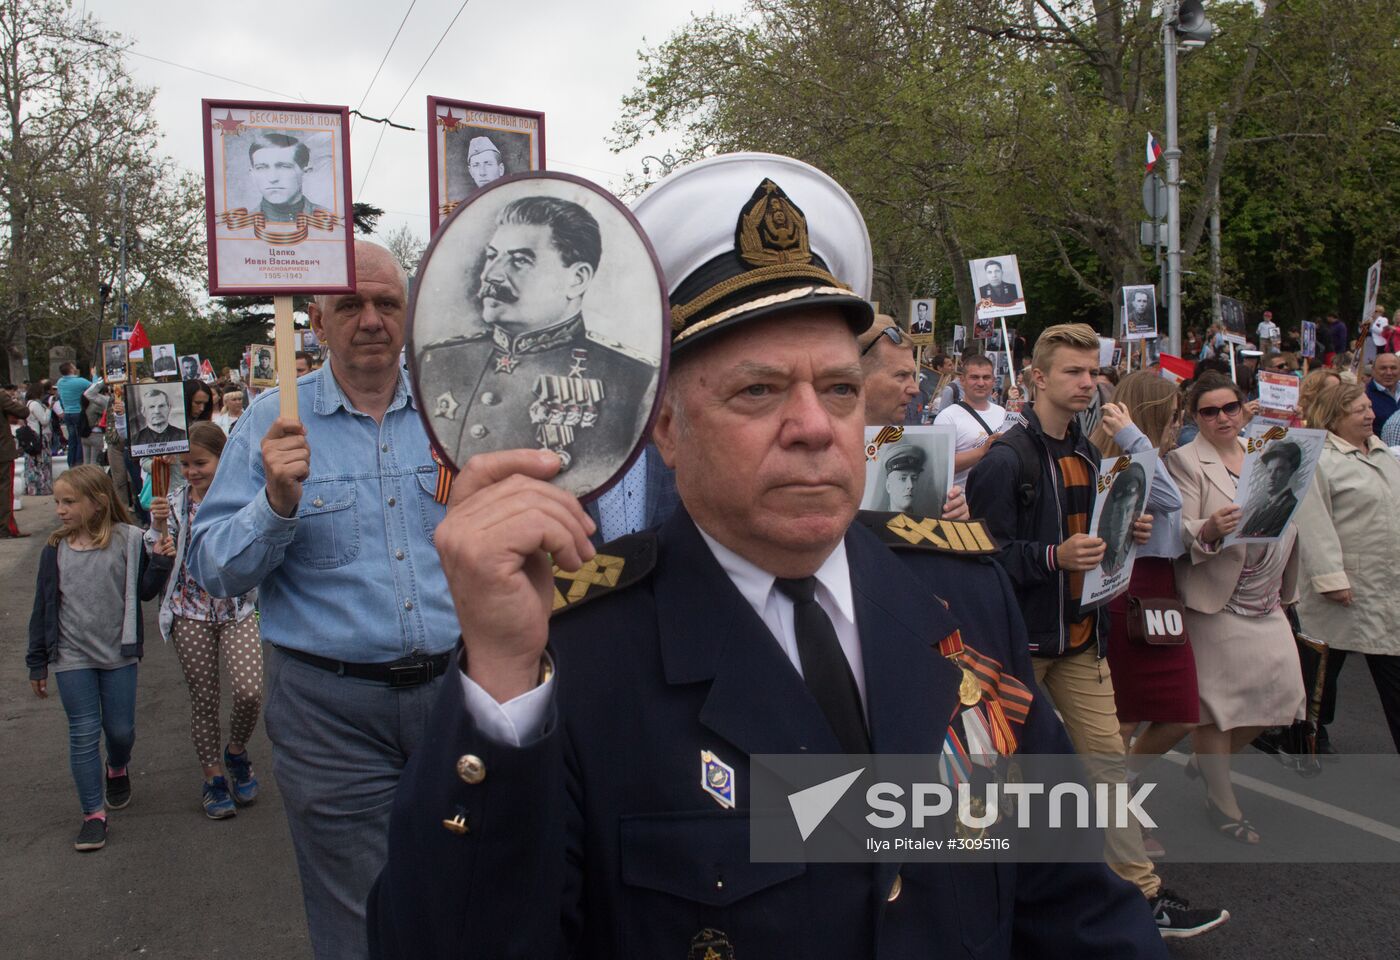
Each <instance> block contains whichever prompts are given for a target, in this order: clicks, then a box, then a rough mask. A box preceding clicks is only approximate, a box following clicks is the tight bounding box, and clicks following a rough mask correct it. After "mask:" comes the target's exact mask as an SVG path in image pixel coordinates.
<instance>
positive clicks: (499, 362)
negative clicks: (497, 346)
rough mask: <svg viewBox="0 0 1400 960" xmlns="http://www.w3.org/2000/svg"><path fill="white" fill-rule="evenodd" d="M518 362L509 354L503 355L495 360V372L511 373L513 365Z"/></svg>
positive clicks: (513, 368)
mask: <svg viewBox="0 0 1400 960" xmlns="http://www.w3.org/2000/svg"><path fill="white" fill-rule="evenodd" d="M519 362H520V361H519V360H517V359H516V358H515V357H512V356H511V355H510V354H508V353H503V354H501V355H500V356H499V357H497V358H496V372H497V373H512V372H514V370H515V365H516V364H517V363H519Z"/></svg>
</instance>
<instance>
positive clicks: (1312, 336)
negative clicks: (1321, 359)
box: [1298, 320, 1317, 360]
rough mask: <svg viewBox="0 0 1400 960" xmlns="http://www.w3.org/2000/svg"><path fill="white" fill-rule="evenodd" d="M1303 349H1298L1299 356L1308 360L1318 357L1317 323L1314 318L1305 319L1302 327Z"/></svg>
mask: <svg viewBox="0 0 1400 960" xmlns="http://www.w3.org/2000/svg"><path fill="white" fill-rule="evenodd" d="M1301 347H1302V349H1300V350H1299V351H1298V356H1300V357H1303V358H1304V359H1306V360H1312V359H1314V358H1315V357H1317V323H1316V322H1315V321H1312V320H1304V321H1303V329H1302V344H1301Z"/></svg>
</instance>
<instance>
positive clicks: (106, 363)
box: [97, 340, 131, 386]
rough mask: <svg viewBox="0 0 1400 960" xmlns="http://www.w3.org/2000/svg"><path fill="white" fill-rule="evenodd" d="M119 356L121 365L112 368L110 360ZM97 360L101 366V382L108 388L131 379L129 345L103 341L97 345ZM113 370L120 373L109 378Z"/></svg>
mask: <svg viewBox="0 0 1400 960" xmlns="http://www.w3.org/2000/svg"><path fill="white" fill-rule="evenodd" d="M118 354H120V356H121V363H120V364H119V365H116V366H114V365H113V364H112V360H113V359H115V357H116V356H117V355H118ZM97 356H98V359H99V360H100V362H101V364H102V382H103V383H106V384H107V385H108V386H115V385H116V384H119V383H126V382H128V381H129V380H130V379H131V345H130V344H129V343H128V342H127V341H125V340H103V341H101V342H100V343H99V344H98V353H97ZM113 369H120V373H119V374H118V375H117V376H115V377H113V376H109V374H110V373H111V372H112V370H113Z"/></svg>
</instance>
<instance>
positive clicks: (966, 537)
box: [856, 510, 997, 556]
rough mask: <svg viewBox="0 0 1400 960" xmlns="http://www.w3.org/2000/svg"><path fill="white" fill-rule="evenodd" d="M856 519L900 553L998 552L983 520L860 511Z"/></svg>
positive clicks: (984, 553) (982, 553) (964, 553)
mask: <svg viewBox="0 0 1400 960" xmlns="http://www.w3.org/2000/svg"><path fill="white" fill-rule="evenodd" d="M856 520H857V522H859V523H861V524H863V525H864V526H865V527H867V528H868V529H869V530H870V531H871V532H872V533H874V534H875V536H877V537H879V538H880V539H881V540H882V541H883V542H884V543H885V544H886V545H887V546H890V547H893V548H894V549H896V550H936V551H938V552H939V553H957V554H962V555H963V556H987V555H989V554H993V553H996V552H997V545H996V541H995V540H993V539H992V535H991V533H989V532H988V530H987V525H986V524H985V523H983V522H982V521H981V520H935V519H928V518H924V517H908V516H905V515H904V514H902V513H880V512H878V511H875V510H862V511H860V513H858V514H857V515H856Z"/></svg>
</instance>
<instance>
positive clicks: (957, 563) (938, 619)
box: [368, 509, 1167, 960]
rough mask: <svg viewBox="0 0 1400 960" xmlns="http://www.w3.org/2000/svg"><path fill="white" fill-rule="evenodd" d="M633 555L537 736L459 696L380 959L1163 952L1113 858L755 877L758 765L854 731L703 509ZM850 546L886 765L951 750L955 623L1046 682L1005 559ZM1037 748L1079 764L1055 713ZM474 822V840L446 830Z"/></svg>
mask: <svg viewBox="0 0 1400 960" xmlns="http://www.w3.org/2000/svg"><path fill="white" fill-rule="evenodd" d="M625 540H626V541H629V542H627V543H625V544H624V543H623V542H621V541H619V542H618V544H616V545H614V546H613V547H611V548H605V552H607V551H608V550H609V549H610V550H611V552H613V553H616V554H619V555H625V556H626V557H627V559H626V563H627V564H632V565H634V568H636V569H643V570H646V571H647V572H646V573H645V574H644V575H643V576H642V577H641V578H640V579H639V580H638V581H637V582H635V583H633V584H631V585H626V586H622V587H619V588H618V589H615V590H611V591H609V592H606V593H603V594H602V595H600V596H598V597H597V598H596V599H588V600H586V601H584V602H583V603H580V604H578V605H577V606H576V607H573V608H570V609H567V610H565V611H564V612H563V613H562V614H561V615H559V616H558V617H556V619H555V620H554V622H553V623H552V624H551V629H550V641H551V651H552V654H553V657H554V660H555V663H556V666H557V673H556V675H555V679H554V683H555V691H554V697H555V699H554V704H553V707H552V713H551V716H550V719H549V720H548V722H547V724H546V727H545V732H544V733H543V734H542V735H541V736H540V737H539V738H538V739H537V740H535V741H534V742H531V743H529V744H527V745H525V746H523V747H511V746H504V745H502V744H500V743H497V742H493V741H491V740H489V739H487V738H486V737H485V736H484V735H483V734H482V733H480V732H479V731H478V730H477V728H476V727H475V725H474V724H473V721H472V720H471V718H470V716H469V715H468V713H467V712H466V709H465V705H464V701H463V695H462V690H461V689H460V684H458V683H457V682H455V680H454V681H452V682H449V683H448V684H447V685H446V686H445V687H444V690H443V695H442V697H441V699H440V701H439V703H438V706H437V712H436V716H435V717H434V719H433V722H432V724H431V726H430V733H429V735H428V737H427V739H426V740H425V742H424V744H423V745H422V746H421V747H420V749H419V750H418V752H417V753H416V754H415V755H414V756H413V758H412V760H411V761H410V763H409V764H408V767H407V768H406V770H405V771H404V776H403V779H402V780H401V781H400V784H399V789H398V795H397V798H396V800H395V803H394V812H393V817H392V822H391V828H390V839H389V859H388V863H387V865H386V867H385V868H384V871H383V873H382V874H381V875H380V877H379V880H378V881H377V883H376V884H375V888H374V891H373V892H372V893H371V895H370V903H369V911H368V913H369V926H370V940H371V952H372V954H373V955H374V956H376V957H381V958H388V957H396V958H397V957H402V958H414V960H428V958H440V957H452V958H459V957H461V958H465V957H489V958H493V960H494V958H503V957H522V958H524V957H528V958H552V957H560V956H575V957H589V958H594V957H596V958H600V960H601V958H609V960H612V958H646V960H651V958H670V957H674V958H678V960H680V958H686V957H688V956H690V945H691V942H692V940H693V938H695V937H696V935H697V934H699V933H701V932H702V931H705V930H707V929H708V930H713V931H719V932H721V933H722V935H723V938H724V940H725V941H726V942H727V944H729V945H730V947H731V948H732V952H731V954H730V955H731V956H733V957H735V958H739V960H772V958H788V957H800V958H832V960H837V958H839V960H852V958H858V957H880V958H906V957H907V958H916V957H917V958H951V957H975V958H987V957H1013V956H1014V957H1052V956H1053V957H1061V956H1062V957H1076V958H1078V957H1115V958H1117V957H1150V958H1165V957H1166V956H1167V954H1166V951H1165V948H1164V947H1163V945H1162V942H1161V939H1160V937H1159V935H1158V933H1157V931H1156V927H1155V925H1154V924H1153V922H1152V919H1151V916H1150V913H1149V910H1148V907H1147V902H1146V900H1145V899H1144V898H1143V897H1142V895H1141V894H1140V893H1139V892H1138V891H1137V890H1136V889H1135V888H1133V887H1132V886H1130V885H1128V884H1127V883H1125V882H1123V881H1122V880H1120V879H1118V878H1117V877H1115V876H1114V875H1113V874H1112V873H1111V872H1110V871H1109V870H1108V868H1107V867H1106V866H1104V865H1103V864H1099V863H1093V864H1069V865H1058V864H1029V863H1028V864H1017V863H996V864H990V863H989V864H981V863H979V864H957V865H955V864H948V863H906V864H903V865H900V864H897V863H891V864H879V865H874V864H827V863H809V864H803V863H790V864H785V863H752V862H750V859H749V822H748V809H749V792H748V785H749V776H748V774H749V763H748V758H749V756H750V755H753V754H766V753H780V754H781V753H798V752H801V751H810V752H812V753H839V752H841V750H840V747H839V745H838V744H837V741H836V737H835V734H834V733H833V732H832V730H831V728H830V726H829V725H828V723H827V721H826V718H825V716H824V715H823V714H822V712H821V708H820V707H819V706H818V704H817V702H816V700H815V699H814V698H813V697H812V696H811V694H810V693H809V692H808V690H807V687H806V686H805V685H804V683H803V681H802V678H801V676H800V675H799V674H798V672H797V671H796V670H795V669H794V668H793V665H792V663H791V662H790V661H789V660H788V659H787V657H786V656H785V655H784V653H783V651H782V649H781V648H780V646H779V645H778V643H777V642H776V641H775V639H774V638H773V636H772V634H771V633H770V632H769V631H768V629H767V627H766V626H765V625H764V623H763V621H762V620H761V619H760V618H759V616H758V615H757V614H756V613H755V612H754V610H753V608H752V607H751V606H750V605H749V604H748V603H747V602H746V601H745V600H744V598H743V597H742V596H741V595H740V593H739V592H738V590H737V589H736V588H735V587H734V585H733V583H732V582H731V581H730V580H729V578H728V577H727V576H726V575H725V573H724V571H723V570H722V569H721V568H720V566H719V564H718V562H717V561H716V560H715V559H714V556H713V554H711V552H710V550H709V548H708V547H707V546H706V545H705V543H704V541H703V540H702V538H701V537H700V534H699V532H698V530H697V529H696V527H695V525H694V523H693V522H692V521H691V519H690V517H689V516H688V515H687V514H686V512H685V511H684V510H683V509H682V510H679V511H677V513H676V514H675V515H674V516H673V517H672V518H671V520H670V521H668V522H667V523H666V524H665V525H664V526H663V527H662V528H661V529H660V531H659V533H658V534H655V535H652V534H643V535H638V536H637V537H632V538H625ZM846 548H847V555H848V559H849V563H850V569H851V580H852V587H853V594H854V599H855V609H856V620H857V625H858V627H859V630H860V636H861V655H862V659H863V664H864V668H865V680H866V691H867V704H868V708H867V713H868V717H869V727H870V736H871V740H872V743H873V746H874V749H875V751H877V752H881V753H925V754H931V753H936V752H938V751H939V750H940V749H941V745H942V743H943V739H944V735H945V731H946V729H947V726H948V723H949V719H950V717H951V716H952V714H953V711H954V709H955V707H956V706H957V703H958V685H959V680H960V671H959V669H958V668H957V667H956V666H954V665H953V664H952V663H950V662H948V661H947V660H945V659H944V658H943V656H942V655H940V653H939V646H938V645H939V641H940V640H941V639H943V638H944V637H945V636H947V635H948V634H949V633H950V632H951V631H953V630H954V629H955V628H959V627H960V629H961V633H962V636H963V637H964V638H965V640H966V642H967V644H968V645H969V646H973V647H976V648H977V649H978V650H979V651H980V652H982V653H983V654H985V655H987V656H990V657H993V658H995V659H997V660H999V661H1000V662H1001V663H1002V664H1006V665H1008V669H1012V670H1014V672H1015V673H1016V675H1017V676H1019V677H1020V678H1022V679H1023V680H1024V681H1025V683H1026V684H1027V685H1028V686H1030V687H1031V688H1032V689H1033V688H1034V681H1033V680H1032V672H1031V664H1030V659H1029V656H1028V654H1027V653H1026V637H1025V630H1024V627H1023V626H1022V624H1021V620H1020V615H1019V614H1018V613H1017V610H1016V605H1015V600H1014V595H1013V593H1012V591H1011V588H1010V585H1009V583H1008V581H1007V580H1006V577H1005V575H1004V574H1003V573H1002V572H1001V571H1000V569H999V568H998V567H997V565H996V564H995V562H993V561H991V560H986V561H983V560H981V559H968V558H963V557H955V556H950V555H946V554H937V553H932V552H923V551H920V552H917V553H911V554H905V553H901V554H896V553H895V552H893V551H892V550H891V549H890V548H889V547H887V546H885V545H884V544H883V543H882V542H880V540H878V539H877V538H876V537H875V536H874V535H873V534H872V533H871V532H870V531H869V530H867V529H865V528H864V527H863V526H861V525H859V524H856V525H853V526H852V528H851V529H850V531H848V533H847V536H846ZM652 550H654V551H655V552H656V553H655V556H654V561H653V558H652V556H651V555H650V554H649V551H652ZM628 577H629V574H628V571H627V570H625V569H624V570H622V571H621V572H620V580H621V582H622V583H624V584H625V583H626V581H627V580H628ZM559 582H560V581H558V580H556V584H558V583H559ZM935 590H937V591H938V592H939V593H941V594H943V595H944V596H946V597H947V598H948V599H949V600H950V601H951V602H952V604H953V611H954V612H955V613H956V614H957V616H956V617H955V616H954V615H953V613H951V612H949V611H948V610H946V609H945V608H944V606H943V604H942V603H941V602H940V601H939V599H938V598H937V597H936V596H935ZM558 602H559V601H556V603H558ZM1020 739H1021V750H1022V751H1024V752H1028V753H1059V752H1068V751H1069V750H1070V746H1069V742H1068V740H1067V738H1066V736H1065V734H1064V731H1063V728H1062V727H1061V726H1060V724H1059V722H1058V720H1057V719H1056V717H1055V715H1054V713H1053V711H1052V710H1051V708H1050V706H1049V704H1047V703H1045V702H1044V701H1043V700H1041V699H1039V698H1037V699H1036V700H1035V701H1034V702H1033V703H1032V705H1031V708H1030V712H1029V715H1028V718H1027V720H1026V722H1025V725H1024V727H1023V729H1022V731H1021V738H1020ZM701 750H709V751H712V752H713V753H715V754H717V755H718V756H719V757H720V758H721V759H723V760H724V761H725V762H727V763H729V764H731V765H732V766H733V767H734V768H735V771H736V776H735V787H736V789H735V796H734V800H735V808H734V809H724V808H723V807H721V806H720V805H719V804H717V803H716V802H715V801H714V800H713V799H712V798H711V797H710V796H709V795H708V794H706V793H705V792H704V790H703V789H702V787H701V783H700V765H699V764H700V751H701ZM468 754H470V755H473V756H472V758H471V759H470V760H468V759H467V755H468ZM459 760H461V761H462V764H461V765H460V767H459ZM477 760H479V761H480V763H479V764H476V763H475V762H476V761H477ZM459 769H460V770H462V771H465V772H464V773H463V774H461V775H459ZM467 780H474V781H476V782H475V783H468V782H466V781H467ZM459 816H460V817H461V818H462V820H461V821H460V823H461V824H462V825H465V827H466V831H465V832H461V827H460V826H458V828H457V829H456V830H452V829H444V823H443V821H444V820H448V819H451V818H455V817H459ZM897 875H898V878H899V880H900V884H899V886H900V888H901V889H900V892H899V895H898V897H896V898H895V899H893V900H890V899H888V897H889V894H890V893H891V891H892V890H893V889H894V886H895V881H896V876H897ZM716 955H717V956H718V955H721V954H719V953H716ZM701 956H703V953H701Z"/></svg>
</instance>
